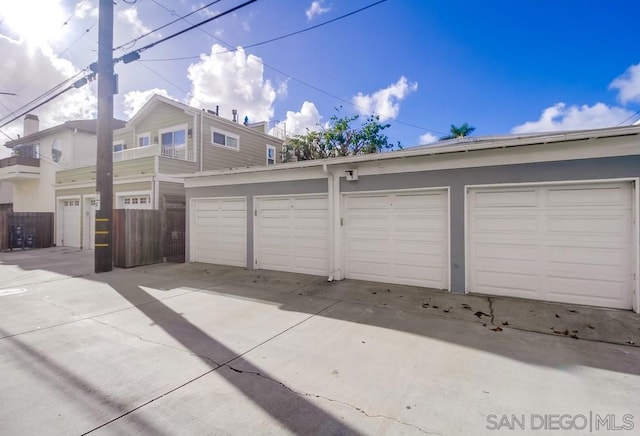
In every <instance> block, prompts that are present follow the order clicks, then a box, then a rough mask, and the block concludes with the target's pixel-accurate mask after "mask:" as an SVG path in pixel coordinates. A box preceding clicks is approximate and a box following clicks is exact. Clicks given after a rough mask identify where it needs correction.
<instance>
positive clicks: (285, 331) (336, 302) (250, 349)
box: [220, 300, 342, 366]
mask: <svg viewBox="0 0 640 436" xmlns="http://www.w3.org/2000/svg"><path fill="white" fill-rule="evenodd" d="M340 302H342V300H336V301H334V302H333V303H331V304H330V305H328V306H327V307H325V308H323V309H320V310H319V311H318V312H316V313H312V314H311V315H309V316H308V317H306V318H304V319H302V320H300V321H298V322H297V323H295V324H293V325H291V326H289V327H287V328H286V329H284V330H282V331H281V332H279V333H276V334H275V335H273V336H271V337H269V338H267V339H265V340H264V341H262V342H260V343H259V344H257V345H254V346H253V347H251V348H249V349H248V350H247V351H245V352H243V353H241V354H238V355H237V356H236V357H234V358H232V359H229V360H227V361H226V362H223V363H222V365H220V366H227V365H229V364H230V363H231V362H233V361H234V360H237V359H239V358H241V357H243V356H245V355H246V354H248V353H250V352H252V351H254V350H256V349H257V348H260V347H261V346H263V345H264V344H266V343H268V342H271V341H272V340H274V339H275V338H277V337H279V336H282V335H283V334H285V333H287V332H289V331H290V330H292V329H294V328H296V327H298V326H299V325H300V324H303V323H305V322H307V321H308V320H310V319H311V318H315V317H316V316H318V315H320V314H321V313H322V312H324V311H325V310H329V309H331V308H332V307H333V306H335V305H336V304H338V303H340Z"/></svg>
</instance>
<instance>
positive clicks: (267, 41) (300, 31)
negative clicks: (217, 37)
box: [145, 0, 387, 62]
mask: <svg viewBox="0 0 640 436" xmlns="http://www.w3.org/2000/svg"><path fill="white" fill-rule="evenodd" d="M386 1H387V0H380V1H377V2H375V3H371V4H370V5H367V6H365V7H362V8H360V9H357V10H355V11H352V12H349V13H348V14H344V15H341V16H339V17H336V18H333V19H331V20H328V21H324V22H322V23H319V24H316V25H315V26H311V27H305V28H304V29H300V30H296V31H295V32H291V33H287V34H286V35H281V36H277V37H275V38H271V39H267V40H266V41H262V42H256V43H254V44H249V45H246V46H244V47H242V48H243V49H245V50H246V49H248V48H253V47H258V46H261V45H265V44H269V43H271V42H275V41H280V40H281V39H285V38H289V37H291V36H294V35H299V34H301V33H304V32H308V31H310V30H314V29H317V28H319V27H322V26H326V25H327V24H331V23H334V22H336V21H338V20H342V19H343V18H347V17H349V16H351V15H355V14H357V13H359V12H362V11H364V10H366V9H369V8H372V7H374V6H377V5H379V4H380V3H384V2H386ZM154 3H156V4H158V3H157V2H155V1H154ZM236 50H237V48H230V49H229V50H226V51H221V52H218V53H216V54H223V53H229V52H232V51H236ZM199 58H200V56H199V55H198V56H187V57H181V58H173V59H171V58H169V59H145V60H146V61H147V62H160V61H173V60H187V59H199Z"/></svg>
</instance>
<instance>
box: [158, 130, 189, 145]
mask: <svg viewBox="0 0 640 436" xmlns="http://www.w3.org/2000/svg"><path fill="white" fill-rule="evenodd" d="M160 145H162V146H163V147H167V146H172V147H184V146H185V145H187V128H186V126H184V127H171V128H170V129H167V130H161V131H160Z"/></svg>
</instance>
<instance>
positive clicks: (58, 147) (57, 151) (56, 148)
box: [51, 139, 62, 163]
mask: <svg viewBox="0 0 640 436" xmlns="http://www.w3.org/2000/svg"><path fill="white" fill-rule="evenodd" d="M61 158H62V141H60V140H59V139H56V140H55V141H53V144H51V159H53V161H54V162H55V163H58V162H60V159H61Z"/></svg>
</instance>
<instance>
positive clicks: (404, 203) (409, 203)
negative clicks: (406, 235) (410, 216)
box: [393, 192, 446, 210]
mask: <svg viewBox="0 0 640 436" xmlns="http://www.w3.org/2000/svg"><path fill="white" fill-rule="evenodd" d="M445 197H446V195H444V194H443V193H441V192H438V193H432V194H398V195H396V196H395V201H394V203H393V205H394V207H395V208H396V209H398V210H402V209H435V210H442V206H443V204H444V202H445V200H446V199H445Z"/></svg>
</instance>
